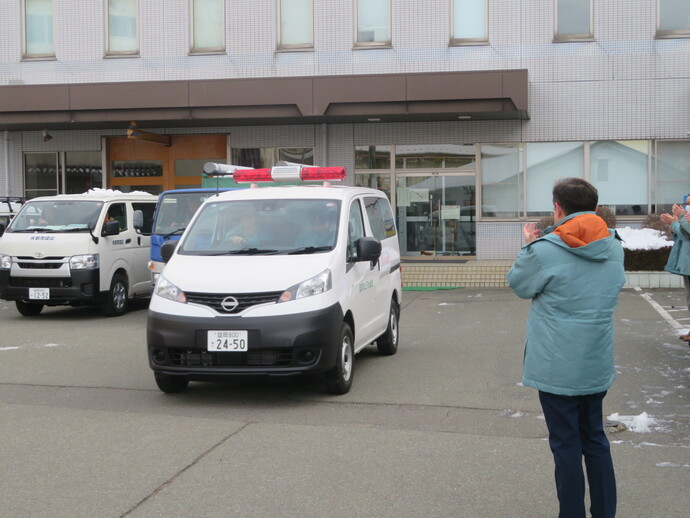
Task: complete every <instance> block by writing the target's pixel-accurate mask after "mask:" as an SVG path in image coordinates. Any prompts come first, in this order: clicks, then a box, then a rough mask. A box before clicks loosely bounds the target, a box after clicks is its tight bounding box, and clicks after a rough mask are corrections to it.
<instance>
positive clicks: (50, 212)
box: [38, 205, 56, 225]
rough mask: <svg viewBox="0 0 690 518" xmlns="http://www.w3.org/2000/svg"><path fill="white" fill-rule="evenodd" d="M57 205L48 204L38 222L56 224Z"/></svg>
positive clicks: (40, 223)
mask: <svg viewBox="0 0 690 518" xmlns="http://www.w3.org/2000/svg"><path fill="white" fill-rule="evenodd" d="M55 217H56V214H55V207H53V206H52V205H47V206H46V207H45V208H44V209H43V212H42V213H41V216H40V218H39V219H38V224H39V225H55V223H56V221H55Z"/></svg>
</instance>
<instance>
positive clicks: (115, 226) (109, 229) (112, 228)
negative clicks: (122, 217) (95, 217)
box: [102, 221, 120, 236]
mask: <svg viewBox="0 0 690 518" xmlns="http://www.w3.org/2000/svg"><path fill="white" fill-rule="evenodd" d="M119 233H120V222H119V221H108V222H107V223H106V224H105V225H103V232H102V235H104V236H116V235H118V234H119Z"/></svg>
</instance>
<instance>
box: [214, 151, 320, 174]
mask: <svg viewBox="0 0 690 518" xmlns="http://www.w3.org/2000/svg"><path fill="white" fill-rule="evenodd" d="M281 160H282V161H287V162H294V163H296V164H304V165H314V148H310V147H309V148H276V147H265V148H233V149H232V152H231V160H230V163H232V164H234V165H241V166H244V167H253V168H254V169H261V168H265V167H273V166H274V165H276V164H277V163H278V162H279V161H281ZM216 161H217V160H214V162H216Z"/></svg>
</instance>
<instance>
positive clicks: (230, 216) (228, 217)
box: [178, 199, 340, 255]
mask: <svg viewBox="0 0 690 518" xmlns="http://www.w3.org/2000/svg"><path fill="white" fill-rule="evenodd" d="M339 214H340V201H339V200H313V199H278V200H232V201H217V202H215V201H214V202H212V203H208V204H206V205H204V206H203V207H202V208H201V210H200V212H199V215H198V216H197V218H196V219H195V220H194V223H193V224H192V226H191V227H190V228H189V230H188V232H187V234H186V235H185V237H184V238H183V241H182V243H181V244H180V247H179V249H178V253H180V254H183V255H260V254H296V255H298V254H313V253H319V252H327V251H330V250H333V248H334V247H335V244H336V242H337V241H336V240H337V234H338V221H339Z"/></svg>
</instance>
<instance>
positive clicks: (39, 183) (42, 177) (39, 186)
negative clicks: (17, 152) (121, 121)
mask: <svg viewBox="0 0 690 518" xmlns="http://www.w3.org/2000/svg"><path fill="white" fill-rule="evenodd" d="M58 185H59V184H58V165H57V153H27V154H25V155H24V195H25V197H26V198H27V199H28V198H35V197H36V196H54V195H56V194H58Z"/></svg>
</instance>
